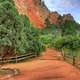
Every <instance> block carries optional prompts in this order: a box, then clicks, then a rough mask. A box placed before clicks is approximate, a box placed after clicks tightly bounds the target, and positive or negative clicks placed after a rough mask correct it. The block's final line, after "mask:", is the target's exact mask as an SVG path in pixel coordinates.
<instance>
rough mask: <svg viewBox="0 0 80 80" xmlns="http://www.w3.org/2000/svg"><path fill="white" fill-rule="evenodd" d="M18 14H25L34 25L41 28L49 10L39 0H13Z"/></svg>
mask: <svg viewBox="0 0 80 80" xmlns="http://www.w3.org/2000/svg"><path fill="white" fill-rule="evenodd" d="M14 2H15V4H16V7H17V9H18V11H19V13H20V14H24V15H27V16H28V17H29V19H30V21H31V22H32V23H33V25H34V26H38V28H42V27H44V26H45V19H46V18H47V16H48V14H49V10H48V9H47V7H46V6H45V5H44V3H43V2H41V0H14Z"/></svg>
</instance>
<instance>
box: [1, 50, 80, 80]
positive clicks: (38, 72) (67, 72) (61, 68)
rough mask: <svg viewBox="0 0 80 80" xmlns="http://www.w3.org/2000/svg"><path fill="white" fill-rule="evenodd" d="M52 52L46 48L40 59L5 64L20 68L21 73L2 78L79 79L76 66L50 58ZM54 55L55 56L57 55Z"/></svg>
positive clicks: (31, 79) (13, 79)
mask: <svg viewBox="0 0 80 80" xmlns="http://www.w3.org/2000/svg"><path fill="white" fill-rule="evenodd" d="M54 53H55V51H54V50H47V51H46V54H43V56H42V57H41V58H40V59H36V60H33V61H29V62H24V63H18V64H10V65H7V66H6V67H11V68H18V69H20V71H21V74H20V75H18V76H15V77H12V78H9V79H4V80H80V71H79V70H78V69H77V68H75V67H73V66H72V65H70V64H68V63H66V62H64V61H59V60H51V58H52V57H51V56H52V55H53V54H54ZM48 55H49V57H48ZM50 55H51V56H50ZM55 56H56V58H57V56H58V55H55ZM43 59H44V60H43ZM0 80H1V79H0Z"/></svg>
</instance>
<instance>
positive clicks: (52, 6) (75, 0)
mask: <svg viewBox="0 0 80 80" xmlns="http://www.w3.org/2000/svg"><path fill="white" fill-rule="evenodd" d="M44 2H45V4H46V6H47V7H48V9H49V10H50V11H57V12H59V13H60V14H61V15H63V14H65V13H66V14H67V13H71V14H72V15H73V17H74V19H75V20H76V21H77V22H79V23H80V0H44Z"/></svg>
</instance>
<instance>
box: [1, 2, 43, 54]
mask: <svg viewBox="0 0 80 80" xmlns="http://www.w3.org/2000/svg"><path fill="white" fill-rule="evenodd" d="M0 45H3V46H11V47H14V49H15V52H16V53H19V54H20V53H21V54H23V53H27V52H33V53H37V54H38V53H40V52H41V51H42V50H43V49H42V45H41V44H40V42H39V40H38V30H37V29H35V28H33V27H32V25H31V24H30V22H29V19H28V18H27V17H26V16H23V15H19V14H18V12H17V10H16V8H15V6H14V5H12V3H11V2H9V1H4V2H3V3H1V5H0Z"/></svg>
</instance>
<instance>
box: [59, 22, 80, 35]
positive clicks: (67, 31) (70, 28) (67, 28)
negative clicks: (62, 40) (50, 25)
mask: <svg viewBox="0 0 80 80" xmlns="http://www.w3.org/2000/svg"><path fill="white" fill-rule="evenodd" d="M60 28H61V31H62V32H61V33H62V35H63V36H64V35H75V34H76V33H77V32H79V30H80V25H79V24H78V23H76V22H75V21H65V22H64V23H63V24H62V25H61V27H60Z"/></svg>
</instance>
